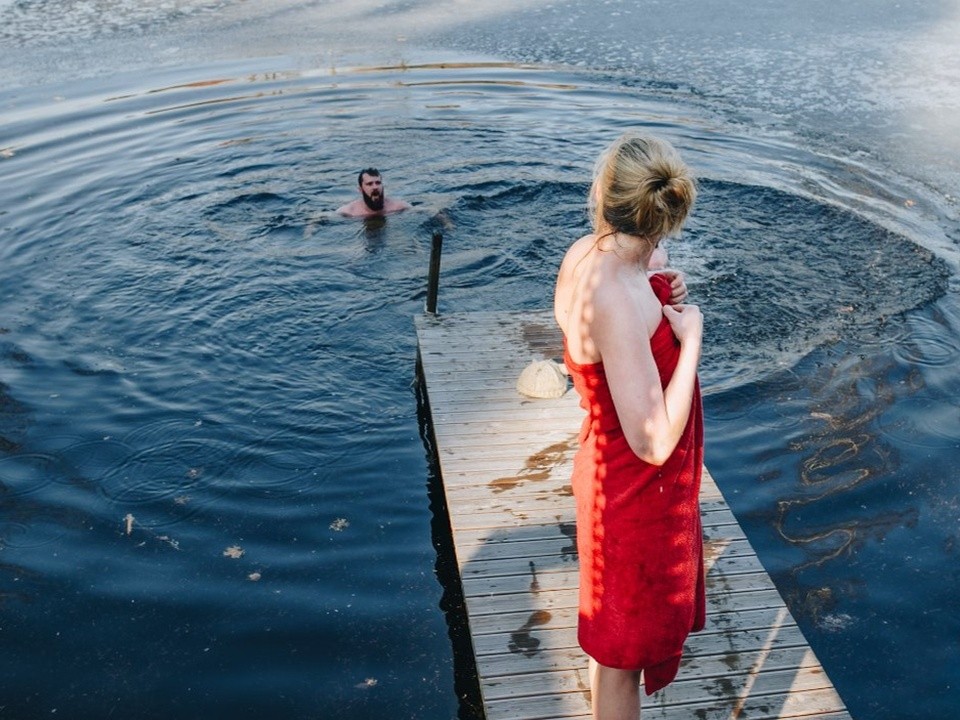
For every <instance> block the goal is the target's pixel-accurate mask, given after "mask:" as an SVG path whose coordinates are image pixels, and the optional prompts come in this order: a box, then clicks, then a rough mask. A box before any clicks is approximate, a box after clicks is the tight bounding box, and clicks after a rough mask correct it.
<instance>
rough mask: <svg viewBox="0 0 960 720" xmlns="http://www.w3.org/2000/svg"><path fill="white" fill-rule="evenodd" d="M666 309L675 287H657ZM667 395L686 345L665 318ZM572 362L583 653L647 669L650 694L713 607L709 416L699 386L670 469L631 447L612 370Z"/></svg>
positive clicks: (659, 283) (662, 362)
mask: <svg viewBox="0 0 960 720" xmlns="http://www.w3.org/2000/svg"><path fill="white" fill-rule="evenodd" d="M650 284H651V285H652V286H653V289H654V292H655V293H656V294H657V297H658V298H659V299H660V302H661V303H665V302H666V301H667V299H668V298H669V297H670V284H669V282H667V280H666V279H665V278H664V277H663V276H662V275H654V276H652V277H651V279H650ZM650 343H651V347H652V349H653V356H654V358H655V360H656V363H657V367H658V368H659V370H660V380H661V383H662V385H663V386H664V387H666V385H667V383H668V382H669V381H670V378H671V376H672V375H673V371H674V369H675V368H676V365H677V359H678V358H679V355H680V343H679V342H678V341H677V339H676V337H675V336H674V334H673V331H672V330H671V329H670V323H669V322H668V321H667V319H666V318H663V319H662V320H661V322H660V325H659V326H658V327H657V330H656V332H655V333H654V335H653V337H652V338H651V340H650ZM564 361H565V363H566V365H567V368H568V369H569V371H570V375H571V377H572V378H573V384H574V387H576V389H577V392H578V393H579V394H580V405H581V407H583V409H584V410H586V411H587V417H586V418H585V419H584V421H583V426H582V428H581V431H580V447H579V449H578V451H577V454H576V456H575V457H574V461H573V481H572V482H573V491H574V496H575V497H576V501H577V551H578V554H579V557H580V619H579V627H578V638H579V641H580V646H581V647H582V648H583V650H584V652H586V653H587V654H588V655H589V656H590V657H592V658H593V659H594V660H596V661H597V662H599V663H600V664H601V665H606V666H608V667H613V668H620V669H623V670H642V671H643V678H644V688H645V690H646V693H647V694H648V695H650V694H652V693H654V692H656V691H657V690H659V689H661V688H663V687H665V686H666V685H668V684H669V683H670V682H671V681H672V680H673V678H674V677H675V676H676V674H677V669H678V668H679V666H680V656H681V653H682V651H683V643H684V641H685V640H686V638H687V635H688V634H689V633H690V632H692V631H697V630H701V629H703V625H704V620H705V614H706V601H705V594H704V573H703V533H702V529H701V525H700V506H699V501H698V495H699V492H700V474H701V468H702V464H703V411H702V407H701V404H700V390H699V384H698V385H697V387H696V388H695V391H694V398H693V406H692V408H691V412H690V419H689V421H688V422H687V426H686V428H685V429H684V431H683V435H682V436H681V438H680V442H679V443H678V444H677V448H676V450H674V452H673V454H672V455H671V456H670V459H669V460H667V462H666V463H665V464H664V465H663V466H662V467H656V466H654V465H650V464H648V463H646V462H644V461H643V460H641V459H640V458H638V457H637V456H636V455H635V454H634V453H633V451H632V450H631V449H630V446H629V445H628V444H627V441H626V439H625V438H624V436H623V431H622V429H621V428H620V421H619V419H618V418H617V413H616V410H615V408H614V405H613V398H612V397H611V396H610V388H609V387H608V386H607V380H606V375H605V374H604V370H603V364H602V363H594V364H590V365H578V364H577V363H575V362H573V361H572V360H571V359H570V356H569V354H567V353H566V352H565V353H564Z"/></svg>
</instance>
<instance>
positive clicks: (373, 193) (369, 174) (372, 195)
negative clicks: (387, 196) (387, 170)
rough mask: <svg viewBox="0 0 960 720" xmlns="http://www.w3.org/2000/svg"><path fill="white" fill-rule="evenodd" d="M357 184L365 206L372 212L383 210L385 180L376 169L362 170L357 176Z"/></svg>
mask: <svg viewBox="0 0 960 720" xmlns="http://www.w3.org/2000/svg"><path fill="white" fill-rule="evenodd" d="M357 184H358V185H359V186H360V194H361V195H363V202H364V204H365V205H366V206H367V207H368V208H370V209H371V210H383V180H382V179H381V178H380V171H379V170H377V169H376V168H372V167H371V168H367V169H366V170H361V171H360V174H359V175H357Z"/></svg>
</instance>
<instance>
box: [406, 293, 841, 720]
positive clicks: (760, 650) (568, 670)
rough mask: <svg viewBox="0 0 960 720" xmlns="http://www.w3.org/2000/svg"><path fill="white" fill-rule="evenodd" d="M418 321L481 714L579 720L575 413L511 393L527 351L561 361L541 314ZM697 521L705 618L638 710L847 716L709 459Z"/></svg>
mask: <svg viewBox="0 0 960 720" xmlns="http://www.w3.org/2000/svg"><path fill="white" fill-rule="evenodd" d="M415 322H416V326H417V335H418V341H419V361H420V367H421V370H422V375H423V380H424V383H425V388H426V392H425V395H426V399H427V402H428V405H429V410H430V415H431V426H432V431H433V436H434V443H435V447H436V449H437V455H438V458H439V462H440V472H441V476H442V478H443V484H444V492H445V498H446V505H447V508H448V516H449V522H450V528H451V532H452V535H453V539H454V546H455V547H454V551H455V554H456V558H457V563H458V565H459V569H460V577H461V584H462V587H463V592H464V598H465V605H466V609H467V614H468V622H469V625H470V632H471V636H472V642H473V647H474V652H475V656H476V663H477V672H478V675H479V680H480V690H481V694H482V696H483V701H484V709H485V712H486V717H487V720H499V719H500V718H503V720H534V719H536V718H588V717H590V699H589V688H588V682H587V678H586V658H585V656H584V654H583V652H582V650H580V648H579V645H578V644H577V640H576V623H577V583H578V577H577V559H576V537H575V522H574V500H573V497H572V490H571V488H570V485H569V482H570V475H571V472H572V461H573V456H574V454H575V452H576V441H577V436H578V432H579V428H580V424H581V422H582V419H583V410H582V409H580V407H579V399H578V398H577V397H576V394H575V393H574V392H572V391H570V390H568V392H567V393H566V394H565V395H564V396H563V397H560V398H555V399H547V400H538V399H531V398H525V397H523V396H521V395H520V394H519V393H518V392H517V389H516V378H517V376H518V375H519V373H520V372H521V371H522V370H523V368H524V367H526V365H527V364H528V363H529V362H531V361H533V360H540V359H545V358H550V359H555V360H558V359H560V358H561V356H562V352H563V348H562V342H561V339H560V336H559V333H558V331H557V330H556V327H555V325H554V322H553V318H552V316H551V313H550V312H549V311H537V312H521V313H500V312H495V313H469V314H462V315H445V316H423V317H420V318H417V319H416V321H415ZM701 517H702V521H703V530H704V540H705V555H706V558H705V559H706V567H707V626H706V628H705V629H704V630H703V631H702V632H700V633H696V634H693V635H691V636H690V638H689V639H688V641H687V644H686V646H685V649H684V658H683V660H682V663H681V671H680V674H679V676H678V678H677V680H676V681H675V682H674V683H672V684H671V685H670V686H669V687H667V688H665V689H664V690H662V691H661V692H658V693H656V694H655V695H654V696H653V697H651V698H647V699H646V700H645V702H644V710H643V717H644V718H645V719H649V718H651V717H656V718H665V719H668V720H672V719H673V718H678V719H679V718H689V717H699V718H703V719H704V720H713V719H716V720H720V719H721V718H722V719H723V720H731V719H732V718H746V717H749V718H794V717H796V718H801V717H805V718H810V717H817V718H831V719H833V718H835V719H836V720H849V715H848V714H847V713H846V710H845V708H844V706H843V702H842V700H841V699H840V698H839V696H838V695H837V693H836V691H835V690H834V688H833V686H832V685H831V684H830V681H829V679H828V678H827V676H826V673H825V672H824V671H823V668H822V667H821V665H820V663H819V662H818V661H817V659H816V657H815V656H814V654H813V652H812V651H811V650H810V648H809V647H808V645H807V643H806V641H805V639H804V637H803V634H802V633H801V631H800V629H799V628H798V627H797V625H796V623H795V622H794V620H793V618H791V617H790V615H789V612H788V611H787V609H786V607H785V605H784V604H783V600H782V598H781V597H780V595H779V594H778V593H777V591H776V588H775V587H774V585H773V582H772V581H771V580H770V578H769V576H768V575H767V574H766V572H765V571H764V569H763V567H762V565H761V564H760V562H759V560H758V559H757V557H756V554H755V553H754V552H753V549H752V548H751V547H750V543H749V542H748V541H747V539H746V537H745V536H744V534H743V530H742V528H741V527H740V526H739V524H738V523H737V520H736V518H735V517H734V516H733V514H732V513H731V512H730V509H729V507H728V506H727V504H726V501H725V500H724V498H723V495H722V493H721V492H720V490H719V488H718V487H717V485H716V483H715V482H714V479H713V478H712V477H711V476H710V474H709V472H707V471H706V468H704V476H703V483H702V491H701Z"/></svg>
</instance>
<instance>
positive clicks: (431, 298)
mask: <svg viewBox="0 0 960 720" xmlns="http://www.w3.org/2000/svg"><path fill="white" fill-rule="evenodd" d="M442 248H443V233H441V232H440V231H439V230H435V231H434V233H433V242H432V243H431V246H430V274H429V275H428V277H427V308H426V309H427V312H428V313H430V314H431V315H436V314H437V292H438V291H439V289H440V251H441V249H442Z"/></svg>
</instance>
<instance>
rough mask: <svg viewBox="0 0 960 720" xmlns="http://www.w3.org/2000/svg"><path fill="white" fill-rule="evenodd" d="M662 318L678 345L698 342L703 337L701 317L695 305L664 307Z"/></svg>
mask: <svg viewBox="0 0 960 720" xmlns="http://www.w3.org/2000/svg"><path fill="white" fill-rule="evenodd" d="M663 316H664V317H665V318H666V319H667V322H669V323H670V327H671V328H672V329H673V334H674V335H676V336H677V339H678V340H679V341H680V344H681V345H683V344H685V343H688V342H697V343H699V342H700V339H701V338H702V337H703V316H702V315H701V314H700V308H699V307H698V306H696V305H664V306H663Z"/></svg>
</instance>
